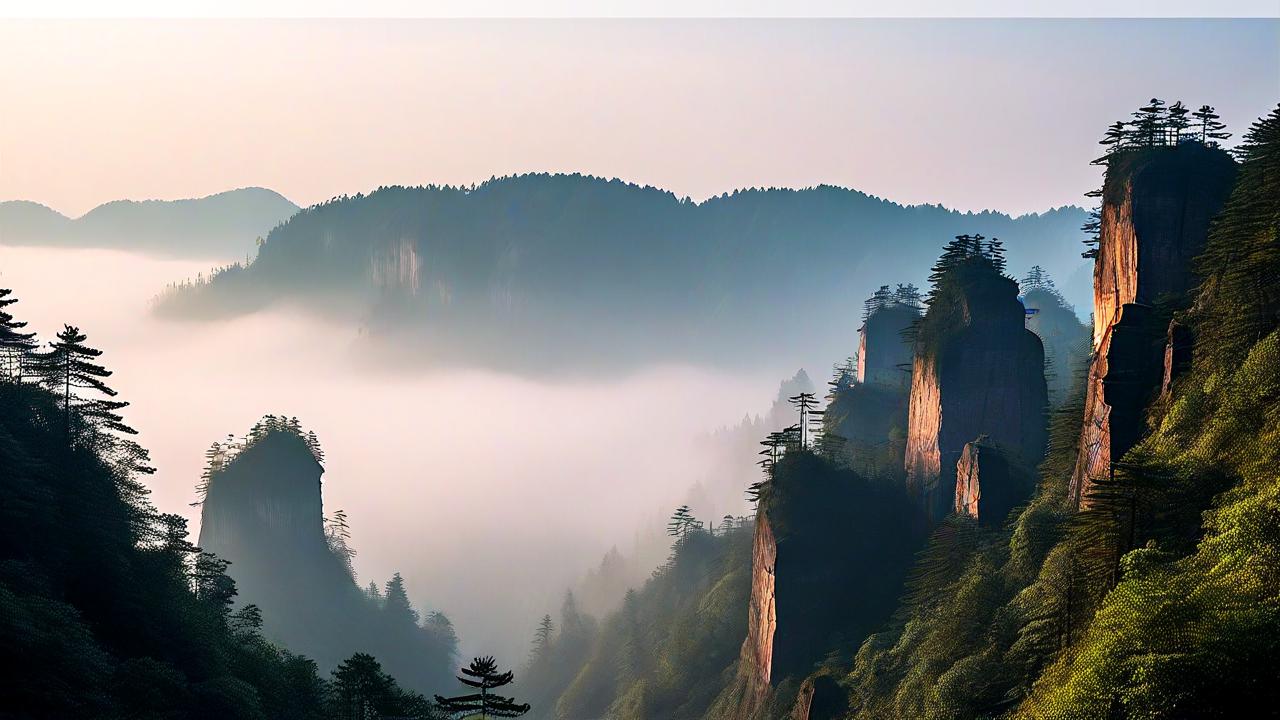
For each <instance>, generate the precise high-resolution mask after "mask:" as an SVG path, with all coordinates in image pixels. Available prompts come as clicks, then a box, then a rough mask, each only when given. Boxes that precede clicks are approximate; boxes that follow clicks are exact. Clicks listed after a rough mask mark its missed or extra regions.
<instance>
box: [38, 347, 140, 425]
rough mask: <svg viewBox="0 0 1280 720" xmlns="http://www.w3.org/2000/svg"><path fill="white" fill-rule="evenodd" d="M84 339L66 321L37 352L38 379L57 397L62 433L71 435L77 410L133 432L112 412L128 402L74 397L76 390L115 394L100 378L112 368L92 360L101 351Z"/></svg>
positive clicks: (108, 375) (104, 422) (92, 417)
mask: <svg viewBox="0 0 1280 720" xmlns="http://www.w3.org/2000/svg"><path fill="white" fill-rule="evenodd" d="M87 339H88V338H87V337H86V336H85V335H84V333H81V332H80V329H79V328H76V327H74V326H71V325H65V326H63V330H62V332H60V333H58V339H57V341H56V342H51V343H50V344H49V345H50V349H49V350H48V351H47V352H44V353H40V354H39V355H37V356H36V363H35V364H36V368H37V371H38V373H39V375H40V381H41V383H42V384H43V385H44V386H45V387H46V388H48V389H49V390H50V391H51V392H53V393H55V394H56V395H58V396H59V398H60V404H61V406H62V414H63V434H64V436H65V437H66V438H67V439H68V441H71V440H72V439H74V438H73V436H72V419H73V413H75V412H76V411H79V412H80V413H82V414H83V415H84V417H85V418H86V419H89V420H92V421H96V422H98V423H99V424H101V425H104V426H105V427H107V428H108V429H113V430H120V431H122V432H126V433H129V434H133V433H134V432H135V431H133V430H132V428H129V427H127V426H125V425H124V424H123V423H121V422H120V416H119V415H117V414H116V413H115V411H116V410H119V409H121V408H123V407H125V406H126V405H127V403H124V402H118V401H112V400H105V399H100V398H95V399H90V400H80V399H79V398H77V397H76V394H75V391H78V390H86V391H91V392H96V393H99V394H101V395H104V396H106V397H107V398H112V397H115V396H116V394H117V393H116V391H115V390H112V389H111V388H110V387H108V386H107V384H106V383H105V382H103V379H104V378H108V377H111V371H110V370H108V369H106V368H104V367H102V366H101V365H98V364H97V363H94V362H92V360H93V359H95V358H97V357H99V356H101V355H102V351H101V350H97V349H95V348H91V347H89V346H88V345H85V344H84V341H85V340H87Z"/></svg>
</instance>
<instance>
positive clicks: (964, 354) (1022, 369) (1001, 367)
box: [905, 273, 1048, 520]
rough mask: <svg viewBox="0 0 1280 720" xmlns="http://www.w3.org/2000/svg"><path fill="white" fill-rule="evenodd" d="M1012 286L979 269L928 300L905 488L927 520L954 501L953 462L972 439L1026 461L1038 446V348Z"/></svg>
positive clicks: (1041, 409) (1042, 407) (1041, 384)
mask: <svg viewBox="0 0 1280 720" xmlns="http://www.w3.org/2000/svg"><path fill="white" fill-rule="evenodd" d="M1017 294H1018V289H1017V284H1016V283H1014V282H1013V281H1012V280H1010V279H1008V278H1006V277H1003V276H1000V275H998V274H995V273H989V274H982V275H978V276H976V277H972V278H968V279H966V280H965V281H964V282H962V283H959V284H957V285H955V286H954V287H952V288H950V289H949V290H948V292H947V293H946V294H944V295H940V296H939V297H938V298H936V299H935V300H934V302H933V303H932V304H931V306H930V308H929V316H928V317H926V324H928V323H930V321H931V320H932V324H934V325H936V326H937V327H938V329H937V330H936V331H931V332H929V334H928V335H922V336H921V338H920V339H919V340H918V341H917V344H916V353H915V360H914V368H913V371H912V377H911V399H910V409H909V418H908V423H907V446H906V458H905V468H906V472H907V487H908V490H909V491H910V492H911V494H912V495H913V496H915V497H916V498H917V500H918V502H919V503H920V505H921V506H922V507H923V508H924V510H925V512H926V513H927V514H928V516H929V517H930V518H931V519H932V520H939V519H941V518H942V517H943V516H944V515H946V514H947V513H948V512H950V511H951V510H952V509H953V507H954V492H953V489H954V488H955V477H954V474H953V473H954V472H955V468H956V462H957V461H958V460H959V459H960V455H961V453H962V452H963V451H964V447H965V444H966V443H968V442H969V441H970V440H973V439H974V438H975V437H979V436H983V435H986V436H987V437H989V438H990V439H991V441H992V442H993V443H995V444H998V445H1000V446H1001V447H1002V448H1004V450H1005V451H1006V452H1008V453H1010V454H1011V455H1012V456H1014V458H1016V459H1017V460H1018V461H1019V462H1023V463H1025V464H1028V465H1034V464H1035V463H1036V462H1037V461H1038V460H1039V458H1040V457H1041V455H1042V454H1043V453H1044V447H1045V441H1046V429H1045V412H1046V409H1047V403H1048V397H1047V392H1048V391H1047V387H1046V384H1045V376H1044V347H1043V345H1042V344H1041V342H1040V339H1039V338H1038V337H1036V335H1035V334H1034V333H1032V332H1031V331H1029V330H1027V329H1026V327H1025V326H1024V320H1023V318H1024V317H1025V313H1024V311H1023V306H1022V304H1021V303H1020V302H1018V298H1017ZM935 313H937V314H938V316H937V317H933V316H934V315H935Z"/></svg>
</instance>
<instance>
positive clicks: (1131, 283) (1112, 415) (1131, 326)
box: [1069, 144, 1236, 504]
mask: <svg viewBox="0 0 1280 720" xmlns="http://www.w3.org/2000/svg"><path fill="white" fill-rule="evenodd" d="M1235 171H1236V165H1235V162H1234V161H1233V160H1232V159H1231V157H1230V156H1229V155H1228V154H1227V153H1225V152H1223V151H1222V150H1219V149H1216V148H1205V147H1203V146H1200V145H1198V144H1187V145H1182V146H1179V147H1178V148H1159V149H1155V150H1148V151H1143V152H1135V153H1129V154H1127V155H1125V156H1123V157H1121V158H1119V159H1117V160H1116V161H1113V163H1112V165H1111V166H1110V167H1109V168H1108V170H1107V180H1106V184H1105V186H1104V188H1103V203H1102V219H1101V227H1100V232H1099V243H1098V257H1097V260H1096V262H1095V265H1094V272H1093V288H1094V302H1093V357H1092V360H1091V363H1090V367H1089V376H1088V387H1087V390H1086V398H1085V417H1084V426H1083V428H1082V432H1081V437H1080V451H1079V455H1078V458H1077V461H1076V468H1075V472H1074V473H1073V474H1072V478H1071V485H1070V491H1069V492H1070V497H1071V499H1072V500H1073V501H1074V502H1075V503H1077V504H1079V503H1080V502H1081V501H1082V500H1084V499H1085V498H1087V496H1088V494H1089V491H1090V489H1091V487H1092V479H1094V478H1099V477H1104V476H1105V475H1106V474H1107V473H1108V472H1109V471H1110V468H1111V463H1112V461H1113V460H1118V459H1119V458H1120V457H1121V456H1123V455H1124V453H1126V452H1128V450H1129V448H1131V447H1132V446H1133V443H1134V442H1135V441H1136V440H1137V437H1138V436H1137V434H1136V430H1135V429H1136V428H1137V427H1140V419H1141V416H1142V413H1143V412H1144V411H1145V408H1146V405H1147V403H1148V402H1149V401H1150V399H1151V396H1152V394H1153V393H1154V392H1155V391H1157V390H1159V388H1160V385H1161V380H1162V377H1161V376H1162V375H1163V374H1164V371H1163V365H1164V357H1163V352H1162V348H1161V349H1159V350H1157V351H1156V352H1154V353H1153V352H1151V351H1150V347H1149V343H1150V342H1151V341H1152V338H1153V337H1156V336H1158V335H1160V334H1162V333H1163V332H1164V326H1163V323H1164V322H1167V318H1166V319H1164V320H1161V318H1160V317H1159V316H1160V314H1161V313H1160V311H1157V310H1156V309H1155V308H1156V306H1157V305H1161V306H1163V307H1166V308H1167V307H1169V306H1170V305H1173V306H1176V305H1177V304H1178V303H1179V301H1180V300H1181V298H1183V297H1184V296H1185V294H1186V293H1187V292H1188V291H1189V290H1190V289H1192V288H1193V287H1194V286H1195V284H1196V278H1195V275H1194V273H1193V268H1192V261H1193V260H1194V259H1195V257H1196V256H1197V255H1199V254H1200V252H1201V251H1202V250H1203V249H1204V246H1205V240H1206V238H1207V235H1208V229H1209V223H1210V221H1211V220H1212V219H1213V217H1214V215H1216V214H1217V213H1218V211H1219V210H1220V209H1221V208H1222V204H1223V202H1225V200H1226V197H1227V194H1228V193H1229V192H1230V190H1231V186H1232V183H1233V182H1234V180H1235ZM1137 308H1145V309H1137ZM1122 323H1123V327H1121V325H1122ZM1117 328H1120V329H1119V330H1117ZM1121 335H1125V337H1126V339H1125V342H1124V344H1125V347H1124V348H1122V349H1120V350H1118V351H1113V350H1112V347H1111V346H1112V345H1113V344H1114V343H1116V342H1117V339H1118V338H1119V337H1120V336H1121ZM1156 342H1158V341H1156ZM1153 377H1154V378H1155V379H1154V380H1152V378H1153ZM1108 383H1109V386H1108ZM1104 386H1107V387H1104ZM1113 401H1114V402H1115V403H1122V404H1123V405H1122V406H1117V405H1115V404H1113ZM1117 412H1118V413H1119V414H1120V415H1123V416H1124V422H1125V423H1126V425H1125V428H1124V429H1123V430H1121V431H1119V432H1117V431H1115V430H1114V429H1113V428H1115V427H1116V426H1117V423H1118V422H1119V418H1118V417H1117ZM1133 418H1137V419H1138V424H1137V425H1130V424H1129V423H1130V421H1131V419H1133Z"/></svg>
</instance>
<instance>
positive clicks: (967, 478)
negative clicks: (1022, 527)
mask: <svg viewBox="0 0 1280 720" xmlns="http://www.w3.org/2000/svg"><path fill="white" fill-rule="evenodd" d="M1034 488H1035V484H1034V482H1033V476H1032V474H1031V473H1030V472H1028V471H1026V470H1025V469H1024V468H1022V467H1020V466H1018V465H1017V464H1015V463H1011V462H1010V461H1009V458H1008V456H1007V455H1005V453H1004V452H1002V451H1001V450H1000V448H999V447H997V446H995V445H992V444H990V443H988V442H985V441H984V440H975V441H973V442H971V443H968V444H966V445H965V446H964V450H963V451H961V453H960V460H959V461H958V462H957V463H956V489H955V503H954V508H955V513H956V514H957V515H967V516H969V517H971V518H973V519H974V520H977V521H978V523H979V524H981V525H985V526H987V527H996V528H999V527H1002V526H1003V525H1004V521H1005V518H1006V517H1008V515H1009V511H1010V510H1012V509H1013V508H1015V507H1017V506H1018V505H1021V504H1022V503H1024V502H1026V500H1027V499H1028V498H1029V497H1030V496H1031V491H1032V490H1033V489H1034Z"/></svg>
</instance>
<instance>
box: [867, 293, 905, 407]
mask: <svg viewBox="0 0 1280 720" xmlns="http://www.w3.org/2000/svg"><path fill="white" fill-rule="evenodd" d="M919 318H920V311H919V310H917V309H916V308H915V307H913V306H911V305H901V304H892V305H889V306H887V307H883V308H880V309H878V310H876V311H875V312H872V313H871V314H870V315H868V316H867V319H866V321H865V322H863V323H862V327H860V328H858V382H860V383H864V384H870V385H883V386H887V387H900V388H903V389H905V388H907V387H909V386H910V384H911V357H912V354H911V343H910V342H909V341H908V339H907V338H906V337H904V333H906V332H907V330H908V329H909V328H910V327H911V325H912V323H914V322H916V321H917V320H918V319H919Z"/></svg>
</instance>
